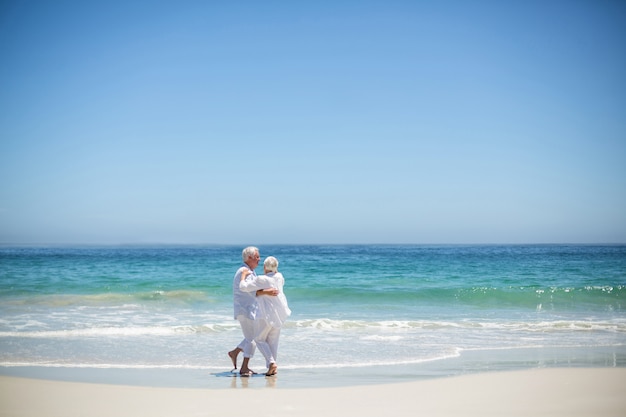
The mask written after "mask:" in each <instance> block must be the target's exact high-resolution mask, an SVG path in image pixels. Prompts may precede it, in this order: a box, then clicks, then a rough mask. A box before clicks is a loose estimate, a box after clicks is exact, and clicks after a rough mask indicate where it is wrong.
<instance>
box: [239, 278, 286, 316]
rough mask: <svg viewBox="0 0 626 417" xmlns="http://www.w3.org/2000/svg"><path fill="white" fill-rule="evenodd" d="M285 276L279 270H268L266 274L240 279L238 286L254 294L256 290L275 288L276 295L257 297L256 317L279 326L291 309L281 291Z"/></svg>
mask: <svg viewBox="0 0 626 417" xmlns="http://www.w3.org/2000/svg"><path fill="white" fill-rule="evenodd" d="M284 285H285V278H284V277H283V274H281V273H280V272H270V273H269V274H267V275H259V276H255V277H254V278H253V279H250V280H248V279H246V280H244V281H241V282H240V284H239V287H240V288H241V290H242V291H246V292H249V293H250V294H256V291H257V290H266V289H268V288H276V289H277V290H278V291H279V294H278V295H277V296H272V295H260V296H258V297H256V298H257V304H258V313H257V315H256V316H257V318H261V319H264V320H265V321H267V323H268V324H269V325H270V326H272V327H276V328H279V327H281V326H282V325H283V324H284V323H285V321H287V317H289V316H290V315H291V310H290V309H289V305H288V304H287V297H285V294H284V293H283V286H284Z"/></svg>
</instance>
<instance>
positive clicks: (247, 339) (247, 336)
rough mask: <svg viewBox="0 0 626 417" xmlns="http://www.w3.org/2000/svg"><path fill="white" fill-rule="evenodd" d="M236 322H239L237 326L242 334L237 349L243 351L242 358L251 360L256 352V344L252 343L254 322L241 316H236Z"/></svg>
mask: <svg viewBox="0 0 626 417" xmlns="http://www.w3.org/2000/svg"><path fill="white" fill-rule="evenodd" d="M237 320H239V325H240V326H241V331H242V332H243V340H242V341H241V343H239V345H238V346H237V347H238V348H239V349H241V350H243V357H244V358H251V357H253V356H254V351H255V350H256V343H254V336H255V325H254V322H255V320H252V319H249V318H247V317H246V316H244V315H243V314H240V315H238V316H237Z"/></svg>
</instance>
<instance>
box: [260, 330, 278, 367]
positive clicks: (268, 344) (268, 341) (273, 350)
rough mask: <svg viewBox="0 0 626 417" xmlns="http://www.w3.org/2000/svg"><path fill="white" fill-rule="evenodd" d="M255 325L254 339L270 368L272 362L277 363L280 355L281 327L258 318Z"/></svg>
mask: <svg viewBox="0 0 626 417" xmlns="http://www.w3.org/2000/svg"><path fill="white" fill-rule="evenodd" d="M254 325H255V328H256V332H255V333H256V334H255V336H254V341H255V342H256V346H257V347H258V348H259V350H260V351H261V353H262V354H263V357H264V358H265V366H266V367H268V368H269V367H270V364H272V363H276V357H277V356H278V339H279V338H280V328H276V327H272V326H270V325H269V324H268V323H267V322H266V321H265V320H263V319H256V320H255V321H254Z"/></svg>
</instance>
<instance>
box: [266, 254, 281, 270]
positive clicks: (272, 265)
mask: <svg viewBox="0 0 626 417" xmlns="http://www.w3.org/2000/svg"><path fill="white" fill-rule="evenodd" d="M263 267H264V268H265V269H267V270H268V271H272V272H278V259H276V258H274V257H273V256H268V257H267V258H265V262H263Z"/></svg>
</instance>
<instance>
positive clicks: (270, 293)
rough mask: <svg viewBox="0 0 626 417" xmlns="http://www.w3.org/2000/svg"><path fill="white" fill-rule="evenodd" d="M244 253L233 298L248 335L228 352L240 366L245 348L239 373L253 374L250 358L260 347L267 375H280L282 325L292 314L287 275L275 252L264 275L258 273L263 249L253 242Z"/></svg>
mask: <svg viewBox="0 0 626 417" xmlns="http://www.w3.org/2000/svg"><path fill="white" fill-rule="evenodd" d="M241 255H242V258H243V265H242V266H241V267H240V268H239V269H238V270H237V272H236V273H235V278H234V280H233V299H234V309H235V319H236V320H239V324H240V325H241V330H242V331H243V337H244V339H243V340H242V341H241V343H239V345H238V346H237V347H236V348H235V349H233V350H231V351H230V352H228V356H229V357H230V360H231V361H232V362H233V366H234V367H235V369H237V356H238V355H239V353H241V352H243V363H242V364H241V369H240V371H239V374H240V375H241V376H251V375H252V374H254V373H255V372H253V371H252V370H251V369H250V368H249V367H248V362H249V361H250V358H251V357H252V356H253V355H254V351H255V350H256V348H257V347H258V348H259V350H260V351H261V353H262V354H263V356H264V357H265V362H266V366H267V373H266V374H265V375H266V376H272V375H276V373H277V372H278V366H277V365H276V356H277V354H278V339H279V337H280V328H281V326H282V325H283V323H285V321H286V320H287V317H289V315H290V314H291V310H289V306H288V305H287V298H286V297H285V294H283V285H284V284H285V279H284V278H283V276H282V274H281V273H280V272H278V260H277V259H276V258H274V257H273V256H269V257H268V258H267V259H266V260H265V262H264V263H263V269H264V275H259V276H257V274H256V273H255V272H254V269H255V268H256V267H257V266H258V265H259V262H260V261H261V256H260V255H259V249H257V248H255V247H253V246H249V247H247V248H245V249H244V250H243V252H242V254H241Z"/></svg>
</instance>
